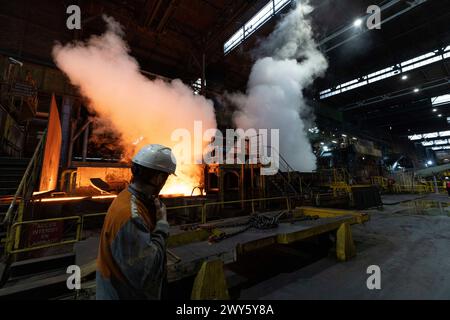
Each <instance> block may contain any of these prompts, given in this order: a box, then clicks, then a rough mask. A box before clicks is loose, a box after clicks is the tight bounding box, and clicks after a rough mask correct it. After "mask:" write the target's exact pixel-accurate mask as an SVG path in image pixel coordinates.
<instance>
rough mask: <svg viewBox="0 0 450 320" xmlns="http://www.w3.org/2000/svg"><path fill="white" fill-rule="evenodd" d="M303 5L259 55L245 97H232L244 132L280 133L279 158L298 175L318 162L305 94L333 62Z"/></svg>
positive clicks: (282, 22) (312, 168)
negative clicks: (320, 44)
mask: <svg viewBox="0 0 450 320" xmlns="http://www.w3.org/2000/svg"><path fill="white" fill-rule="evenodd" d="M312 10H313V8H312V7H311V6H310V5H309V4H308V3H307V2H303V3H302V4H301V5H298V6H296V8H294V9H293V10H292V11H291V12H289V13H288V14H287V15H286V16H285V17H284V18H283V19H282V20H281V22H280V23H279V24H278V25H277V26H276V28H275V30H274V31H273V32H272V34H271V35H270V36H269V37H268V38H267V39H266V40H265V41H263V42H262V43H261V44H260V46H259V48H258V49H257V50H256V53H257V55H258V56H259V57H260V58H259V59H258V60H257V61H256V63H255V64H254V65H253V67H252V71H251V74H250V78H249V81H248V84H247V92H246V94H231V95H229V96H228V98H229V99H230V100H231V101H232V102H233V103H234V104H236V105H237V106H238V108H239V110H238V111H236V112H235V114H234V122H235V124H236V126H237V127H239V128H243V129H249V128H256V129H265V128H267V129H280V154H281V155H282V156H283V157H284V158H285V159H286V160H287V162H288V163H289V164H290V165H291V166H292V167H293V168H294V169H295V170H298V171H303V172H308V171H313V170H315V169H316V157H315V155H314V153H313V152H312V147H311V144H310V142H309V140H308V138H307V134H306V130H305V122H307V121H308V122H310V120H311V119H305V118H302V117H305V115H308V114H310V112H308V111H309V108H310V107H309V106H308V105H307V104H306V101H305V99H304V97H303V89H304V88H306V87H308V86H309V85H311V84H312V83H313V81H314V79H316V78H317V77H319V76H321V75H323V74H324V72H325V71H326V69H327V67H328V63H327V60H326V58H325V57H324V55H323V54H322V53H321V52H320V51H319V50H318V49H317V45H316V43H315V41H314V39H313V32H312V28H311V23H310V21H309V20H308V18H307V15H308V14H309V13H310V12H311V11H312Z"/></svg>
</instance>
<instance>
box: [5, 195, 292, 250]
mask: <svg viewBox="0 0 450 320" xmlns="http://www.w3.org/2000/svg"><path fill="white" fill-rule="evenodd" d="M273 200H284V201H286V208H287V210H291V203H290V197H273V198H259V199H248V200H235V201H221V202H210V203H203V204H194V205H185V206H175V207H168V208H167V210H168V211H170V210H179V209H189V208H201V222H202V223H206V221H207V208H208V207H209V206H217V205H226V204H234V203H251V208H252V213H255V202H263V201H273ZM105 215H106V213H93V214H86V215H83V216H71V217H61V218H51V219H41V220H29V221H21V222H16V223H14V224H13V225H12V226H11V232H10V235H11V236H10V237H8V239H7V244H6V253H7V254H16V253H24V252H31V251H35V250H41V249H47V248H51V247H57V246H63V245H69V244H75V243H77V242H79V241H81V240H83V230H84V226H85V222H86V219H87V218H93V217H101V216H105ZM70 220H74V221H76V226H77V230H76V233H75V237H74V238H73V239H70V240H63V241H60V242H53V243H47V244H43V245H37V246H31V247H23V248H19V247H20V239H21V232H22V226H24V225H30V224H39V223H49V222H59V221H70ZM14 231H16V232H14Z"/></svg>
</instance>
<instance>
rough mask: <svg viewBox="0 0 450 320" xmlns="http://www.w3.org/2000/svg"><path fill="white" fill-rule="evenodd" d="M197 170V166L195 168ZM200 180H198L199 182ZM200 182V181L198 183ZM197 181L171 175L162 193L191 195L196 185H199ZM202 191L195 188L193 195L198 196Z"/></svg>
mask: <svg viewBox="0 0 450 320" xmlns="http://www.w3.org/2000/svg"><path fill="white" fill-rule="evenodd" d="M194 170H195V168H194ZM198 181H199V180H197V182H198ZM197 184H198V183H197ZM197 184H196V181H195V180H194V181H192V180H183V179H182V178H179V177H174V176H171V177H169V179H168V180H167V182H166V184H165V186H164V188H163V189H162V190H161V192H160V194H161V195H182V196H190V195H191V193H192V191H193V189H194V187H195V186H196V185H197ZM200 194H201V193H200V191H199V190H198V189H195V190H194V193H193V194H192V195H194V196H198V195H200Z"/></svg>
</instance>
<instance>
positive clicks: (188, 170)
mask: <svg viewBox="0 0 450 320" xmlns="http://www.w3.org/2000/svg"><path fill="white" fill-rule="evenodd" d="M104 19H105V21H106V23H107V30H106V32H105V33H104V34H103V35H101V36H93V37H91V38H90V39H88V40H87V41H86V42H84V43H81V42H76V43H70V44H67V45H65V46H63V45H61V44H57V45H55V47H54V48H53V57H54V59H55V62H56V64H57V65H58V67H59V69H61V70H62V71H63V72H64V73H65V74H66V75H67V76H68V77H69V78H70V81H71V83H72V84H73V85H75V86H77V87H78V89H79V90H80V93H81V94H82V95H83V96H84V97H86V98H87V100H88V101H89V108H90V110H91V111H94V112H95V113H96V121H95V123H94V125H93V127H94V128H93V135H94V136H101V134H100V133H102V132H103V133H104V132H114V133H115V134H116V135H117V138H119V139H120V146H119V145H117V147H122V150H123V151H124V154H123V155H122V157H123V159H122V160H123V161H124V162H129V160H130V159H131V158H132V157H133V156H134V155H135V154H136V153H137V151H138V150H139V149H140V148H142V147H143V146H144V145H146V144H151V143H158V144H163V145H166V146H168V147H171V148H173V149H174V150H173V151H174V153H175V157H176V158H177V159H178V160H180V159H181V158H182V155H183V152H182V151H181V150H178V151H177V150H175V149H176V148H175V147H176V145H177V144H178V143H179V142H178V140H176V139H175V140H173V139H172V135H173V133H174V132H175V131H176V130H180V129H185V130H186V131H188V132H189V133H191V134H194V133H195V132H194V122H195V121H201V122H202V125H203V128H204V130H207V129H212V128H216V126H217V125H216V119H215V115H214V106H213V102H212V101H210V100H207V99H205V98H204V97H203V96H200V95H194V93H193V90H192V88H191V87H190V86H187V85H185V84H183V82H182V81H181V80H173V81H171V82H164V81H162V80H150V79H148V78H147V77H145V76H144V75H142V74H141V73H140V71H139V70H140V66H139V64H138V62H137V61H136V60H135V59H134V58H133V57H131V56H130V55H129V53H130V49H129V47H128V45H127V43H126V42H125V40H124V32H123V30H122V27H121V26H120V24H118V23H117V22H116V21H114V19H112V18H110V17H104ZM196 134H197V135H199V136H201V137H202V136H203V132H199V133H196ZM206 145H207V142H205V146H206ZM194 149H196V148H194ZM198 149H199V150H194V152H193V153H192V158H193V159H192V161H190V162H186V163H201V161H200V160H201V159H202V150H201V148H198ZM194 160H195V161H194ZM197 160H198V161H197ZM176 173H177V177H171V178H170V180H168V182H167V185H166V186H165V187H164V189H163V190H162V194H174V193H175V194H183V195H191V193H192V190H193V189H194V187H196V186H198V185H199V183H200V182H201V177H202V168H201V167H200V166H197V165H190V164H185V165H183V164H181V161H178V165H177V171H176ZM91 177H92V176H91ZM105 181H109V180H108V179H106V180H105Z"/></svg>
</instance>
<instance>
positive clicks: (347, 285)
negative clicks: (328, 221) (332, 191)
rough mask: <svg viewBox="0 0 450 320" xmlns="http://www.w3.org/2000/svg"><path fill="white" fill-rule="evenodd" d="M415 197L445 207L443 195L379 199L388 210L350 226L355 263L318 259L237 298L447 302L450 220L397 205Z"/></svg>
mask: <svg viewBox="0 0 450 320" xmlns="http://www.w3.org/2000/svg"><path fill="white" fill-rule="evenodd" d="M419 198H420V200H434V201H441V202H443V203H444V205H446V204H447V203H448V202H449V198H448V197H447V196H444V195H427V196H414V195H409V196H389V197H384V199H383V201H384V202H385V203H391V205H385V206H384V209H383V210H382V211H378V210H369V211H367V212H369V213H371V221H370V222H368V223H367V224H366V225H356V226H353V227H352V229H353V238H354V240H355V244H356V247H357V256H356V257H355V258H354V259H352V260H351V261H348V262H345V263H339V262H337V261H336V259H335V258H334V257H333V256H329V257H326V258H323V259H320V260H319V261H317V262H315V263H313V264H311V265H308V266H307V267H304V268H301V269H298V270H296V271H294V272H291V273H283V274H280V275H278V276H275V277H272V278H270V279H268V280H266V281H263V282H261V283H258V284H257V285H255V286H252V287H250V288H247V289H244V290H242V291H241V294H240V299H290V300H292V299H450V254H449V252H450V251H449V248H450V216H445V215H436V216H428V215H417V214H414V213H411V212H409V213H408V212H407V211H405V203H402V202H404V201H408V200H414V199H419ZM406 205H407V203H406ZM406 208H407V207H406ZM370 265H378V266H379V267H380V268H381V290H368V289H367V286H366V281H367V278H368V277H369V275H368V274H367V273H366V272H367V267H368V266H370Z"/></svg>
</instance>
